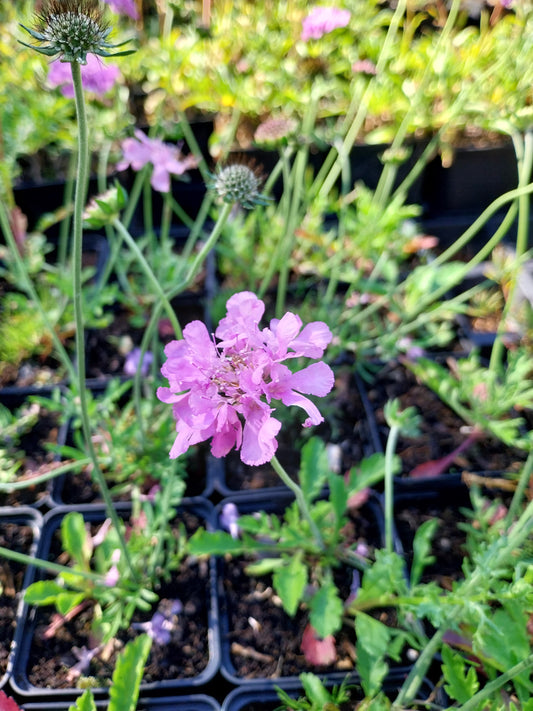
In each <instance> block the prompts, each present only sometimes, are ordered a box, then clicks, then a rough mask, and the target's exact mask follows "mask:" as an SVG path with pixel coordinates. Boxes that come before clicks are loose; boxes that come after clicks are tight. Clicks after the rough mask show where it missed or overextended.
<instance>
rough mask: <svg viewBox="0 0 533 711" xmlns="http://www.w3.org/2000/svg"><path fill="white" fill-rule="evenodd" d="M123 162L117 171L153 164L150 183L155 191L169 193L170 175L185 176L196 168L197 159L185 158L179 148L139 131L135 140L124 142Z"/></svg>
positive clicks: (136, 132) (128, 139)
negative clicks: (191, 169)
mask: <svg viewBox="0 0 533 711" xmlns="http://www.w3.org/2000/svg"><path fill="white" fill-rule="evenodd" d="M122 152H123V156H124V157H123V160H122V161H121V162H120V163H119V164H118V165H117V170H125V169H126V168H127V167H128V166H130V165H131V167H132V168H133V170H140V169H141V168H143V167H144V166H145V165H148V164H149V163H151V164H152V165H153V167H154V169H153V171H152V177H151V179H150V182H151V184H152V187H153V189H154V190H159V192H161V193H168V191H169V190H170V174H171V173H172V175H183V174H184V173H185V172H186V171H187V170H189V169H190V168H195V167H196V165H197V162H198V161H197V159H196V158H195V157H194V156H193V155H188V156H183V155H182V153H181V151H180V149H179V147H178V146H171V145H169V144H168V143H163V141H161V140H160V139H159V138H148V136H147V135H146V134H144V133H143V132H142V131H139V130H138V129H137V130H136V131H135V138H126V139H125V140H124V141H122Z"/></svg>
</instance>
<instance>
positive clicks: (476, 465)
mask: <svg viewBox="0 0 533 711" xmlns="http://www.w3.org/2000/svg"><path fill="white" fill-rule="evenodd" d="M393 398H399V400H400V404H401V408H400V409H401V410H404V409H405V408H407V407H410V406H414V407H415V408H416V410H417V412H418V414H419V415H421V422H420V435H419V436H418V437H411V438H406V437H403V436H400V437H399V439H398V444H397V448H396V452H397V454H398V456H399V457H400V460H401V465H402V469H401V476H405V477H408V476H409V474H410V472H411V471H412V470H413V469H414V468H415V467H416V466H417V465H419V464H423V463H425V462H429V461H433V460H436V459H440V458H441V457H444V456H446V455H448V454H450V453H451V452H452V451H453V450H454V449H455V448H456V447H458V446H459V445H460V444H462V442H464V440H465V439H466V438H467V436H468V435H467V434H465V432H464V428H465V424H466V423H465V422H464V421H463V420H462V419H461V418H460V417H459V416H458V415H456V414H455V412H454V411H453V410H451V409H450V408H449V407H448V406H447V405H445V404H444V403H443V402H442V400H440V398H439V397H438V396H437V395H436V394H435V393H434V392H433V391H432V390H430V388H428V387H426V386H425V385H423V384H421V383H419V382H417V380H416V377H415V376H414V375H413V374H412V373H411V371H409V370H408V369H407V368H405V367H404V366H403V365H401V364H399V363H391V364H387V365H385V366H384V367H383V368H382V369H381V370H380V371H379V372H378V373H377V374H376V376H375V379H374V380H373V382H372V383H371V384H370V385H369V386H368V399H369V401H370V403H371V405H372V408H373V411H374V414H375V418H376V422H377V426H378V429H379V432H380V436H381V440H382V446H383V447H385V445H386V441H387V436H388V432H389V428H388V426H387V424H386V421H385V415H384V406H385V404H386V403H387V401H388V400H392V399H393ZM462 429H463V431H462ZM525 456H526V455H525V453H524V452H523V451H522V450H519V449H516V448H513V447H507V446H506V445H505V444H503V443H502V442H501V441H499V440H497V439H496V438H494V437H491V436H490V435H486V436H484V437H483V438H482V439H480V440H478V441H477V442H475V443H474V444H473V445H472V446H470V447H469V448H468V449H467V450H465V451H463V452H462V453H461V454H460V455H459V456H458V457H457V458H456V460H455V462H454V464H453V465H451V466H450V468H449V469H448V471H449V472H462V471H469V472H497V471H509V472H513V471H519V470H520V468H521V466H522V464H523V462H524V460H525Z"/></svg>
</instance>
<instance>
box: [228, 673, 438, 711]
mask: <svg viewBox="0 0 533 711" xmlns="http://www.w3.org/2000/svg"><path fill="white" fill-rule="evenodd" d="M318 676H319V677H320V679H322V680H323V679H324V677H323V675H322V674H319V675H318ZM344 679H347V680H348V685H350V686H352V687H353V703H354V708H356V705H357V701H360V700H361V699H362V693H361V691H360V688H358V679H356V678H353V679H352V677H350V676H348V675H346V674H345V675H344V676H343V677H342V678H340V680H339V679H338V680H331V679H329V678H328V679H326V680H325V681H326V686H327V687H331V686H332V685H334V684H335V685H337V686H338V685H339V684H340V683H341V682H342V681H343V680H344ZM404 679H405V674H404V673H401V672H400V673H397V672H391V673H390V674H389V676H388V677H387V678H386V680H385V682H384V684H383V689H384V691H385V693H386V694H387V695H390V697H391V699H394V697H395V695H396V694H397V692H398V691H399V689H400V687H401V685H402V682H403V681H404ZM275 686H277V687H279V688H281V689H283V691H285V692H286V693H287V694H288V695H289V696H291V697H292V698H294V699H297V698H299V697H301V696H304V691H303V688H302V686H301V684H300V681H299V680H296V681H294V682H286V681H284V680H282V681H271V682H263V683H262V684H261V685H257V686H254V687H253V688H250V687H241V688H237V689H234V690H233V691H232V692H230V693H229V694H228V696H227V697H226V699H225V700H224V702H223V704H222V707H221V711H275V710H276V709H277V708H279V705H280V700H279V697H278V695H277V693H276V690H275V688H274V687H275ZM430 696H431V701H432V702H433V704H438V705H444V704H445V699H444V698H443V696H444V694H443V693H442V691H441V690H440V689H435V687H434V686H433V684H432V683H431V682H430V681H429V680H427V679H424V680H423V682H422V685H421V687H420V692H419V694H417V699H429V697H430ZM417 708H424V706H420V707H419V706H418V704H417Z"/></svg>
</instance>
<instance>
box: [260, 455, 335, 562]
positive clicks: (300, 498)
mask: <svg viewBox="0 0 533 711" xmlns="http://www.w3.org/2000/svg"><path fill="white" fill-rule="evenodd" d="M270 463H271V464H272V467H273V468H274V471H275V472H276V474H277V475H278V476H279V478H280V479H281V481H282V482H283V483H284V484H285V486H286V487H287V488H289V489H290V490H291V491H292V492H293V494H294V496H295V498H296V502H297V504H298V507H299V509H300V512H301V514H302V516H303V517H304V518H305V520H306V521H307V523H308V524H309V528H310V529H311V533H312V534H313V538H314V539H315V542H316V543H317V545H318V546H319V548H320V549H321V550H324V548H325V545H324V540H323V539H322V535H321V533H320V531H319V529H318V526H317V525H316V523H315V522H314V521H313V517H312V516H311V513H310V511H309V508H308V506H307V502H306V500H305V497H304V495H303V492H302V490H301V489H300V487H299V486H298V484H297V483H296V482H295V481H293V480H292V479H291V478H290V476H289V475H288V474H287V472H286V471H285V469H284V468H283V466H282V465H281V464H280V462H279V460H278V458H277V457H276V455H274V456H273V457H272V459H271V460H270Z"/></svg>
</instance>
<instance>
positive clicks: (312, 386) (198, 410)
mask: <svg viewBox="0 0 533 711" xmlns="http://www.w3.org/2000/svg"><path fill="white" fill-rule="evenodd" d="M226 306H227V315H226V317H225V318H223V319H222V320H221V321H220V323H219V326H218V328H217V330H216V332H215V336H216V338H217V339H218V340H219V343H218V344H217V343H216V342H215V340H214V339H213V338H212V336H210V335H209V333H208V331H207V328H206V327H205V325H204V324H203V323H202V322H201V321H192V322H191V323H189V324H187V326H186V327H185V329H184V330H183V340H181V341H171V342H170V343H169V344H168V345H167V346H166V348H165V354H166V356H167V360H166V362H165V363H164V364H163V367H162V368H161V372H162V374H163V375H164V376H165V377H166V378H167V379H168V381H169V387H168V388H167V387H161V388H159V389H158V391H157V396H158V398H159V399H160V400H162V401H163V402H168V403H171V404H172V406H173V413H174V418H175V419H176V432H177V437H176V440H175V442H174V445H173V446H172V449H171V450H170V456H171V458H175V457H178V456H179V455H180V454H183V453H185V452H186V451H187V450H188V448H189V447H190V446H191V445H193V444H197V443H198V442H203V441H205V440H207V439H209V438H212V442H211V452H212V454H213V456H215V457H223V456H225V455H226V454H227V453H228V452H229V451H230V450H231V449H232V448H233V447H235V449H240V450H241V459H242V461H243V462H244V463H245V464H251V465H260V464H264V463H265V462H268V461H270V459H272V457H273V456H274V454H275V452H276V449H277V441H276V435H277V434H278V432H279V430H280V428H281V422H280V421H279V420H277V419H276V418H274V417H272V413H273V412H274V411H275V408H274V407H272V404H273V401H274V400H280V401H281V402H282V403H283V404H284V405H297V406H298V407H301V408H302V409H303V410H304V411H305V412H306V413H307V415H308V417H307V419H306V420H305V422H304V427H310V426H311V425H317V424H319V423H320V422H322V421H323V417H322V415H321V414H320V412H319V410H318V408H317V407H316V405H315V404H314V403H313V402H311V400H309V399H308V398H307V397H305V396H306V395H316V396H318V397H324V396H325V395H327V393H329V391H330V390H331V388H332V387H333V383H334V375H333V371H332V370H331V368H330V367H329V366H328V365H326V363H324V362H318V363H312V364H311V365H308V366H307V367H306V368H303V369H302V370H299V371H296V372H292V371H291V370H290V369H289V368H288V367H287V366H286V365H284V364H283V363H282V361H285V360H289V359H291V358H298V357H301V356H304V357H307V358H314V359H317V358H321V357H322V356H323V354H324V351H325V349H326V346H327V345H328V344H329V343H330V341H331V332H330V330H329V328H328V327H327V326H326V324H325V323H321V322H315V323H310V324H308V325H307V326H305V327H304V328H303V329H302V321H301V319H300V318H299V317H298V316H296V315H295V314H292V313H287V314H285V316H283V318H281V319H279V320H277V319H273V320H272V321H271V322H270V328H264V329H262V330H261V329H260V328H259V321H260V320H261V317H262V315H263V313H264V309H265V306H264V304H263V302H262V301H261V300H260V299H258V298H257V296H256V295H255V294H253V293H252V292H249V291H243V292H240V293H238V294H234V295H233V296H232V297H231V298H230V299H229V300H228V302H227V305H226ZM241 418H242V419H243V420H244V425H243V424H242V422H241Z"/></svg>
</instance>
